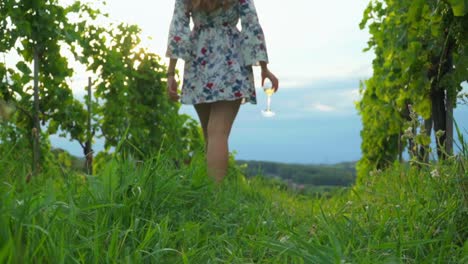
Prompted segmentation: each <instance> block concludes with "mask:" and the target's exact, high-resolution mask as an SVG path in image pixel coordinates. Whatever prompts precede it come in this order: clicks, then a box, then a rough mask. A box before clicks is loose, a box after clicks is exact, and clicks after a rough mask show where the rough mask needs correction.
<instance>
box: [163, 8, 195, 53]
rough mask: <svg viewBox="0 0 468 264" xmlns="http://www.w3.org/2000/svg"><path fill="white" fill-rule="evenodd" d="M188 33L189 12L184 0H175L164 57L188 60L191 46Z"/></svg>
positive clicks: (189, 31) (189, 32)
mask: <svg viewBox="0 0 468 264" xmlns="http://www.w3.org/2000/svg"><path fill="white" fill-rule="evenodd" d="M190 34H191V30H190V12H188V10H187V7H186V5H185V3H184V0H176V1H175V7H174V14H173V16H172V21H171V26H170V27H169V38H168V42H167V51H166V57H168V58H171V59H183V60H185V61H187V60H189V59H190V57H191V56H190V54H191V46H192V44H191V40H190Z"/></svg>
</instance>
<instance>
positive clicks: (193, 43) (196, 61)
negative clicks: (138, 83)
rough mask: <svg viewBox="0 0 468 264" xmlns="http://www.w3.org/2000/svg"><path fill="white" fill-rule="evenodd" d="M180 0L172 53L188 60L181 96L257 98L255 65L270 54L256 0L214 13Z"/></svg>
mask: <svg viewBox="0 0 468 264" xmlns="http://www.w3.org/2000/svg"><path fill="white" fill-rule="evenodd" d="M175 1H176V3H175V9H174V15H173V18H172V22H171V27H170V30H169V40H168V45H167V52H166V56H167V57H169V58H177V59H183V60H184V61H185V68H184V78H183V85H182V95H181V102H182V103H183V104H200V103H209V102H216V101H222V100H228V101H231V100H236V99H243V100H244V102H250V103H252V104H256V103H257V100H256V94H255V86H254V79H253V73H252V65H258V63H259V62H260V61H265V62H268V55H267V50H266V44H265V38H264V35H263V30H262V28H261V26H260V24H259V21H258V18H257V13H256V10H255V5H254V2H253V0H237V1H236V2H235V3H234V4H233V5H231V6H230V7H228V8H222V9H219V10H216V11H213V12H211V13H206V12H201V11H200V12H198V11H193V12H190V11H189V10H187V8H186V5H185V1H187V0H175ZM190 18H192V20H193V24H194V27H193V29H190ZM239 19H240V20H241V26H242V31H239V29H238V28H237V23H238V21H239Z"/></svg>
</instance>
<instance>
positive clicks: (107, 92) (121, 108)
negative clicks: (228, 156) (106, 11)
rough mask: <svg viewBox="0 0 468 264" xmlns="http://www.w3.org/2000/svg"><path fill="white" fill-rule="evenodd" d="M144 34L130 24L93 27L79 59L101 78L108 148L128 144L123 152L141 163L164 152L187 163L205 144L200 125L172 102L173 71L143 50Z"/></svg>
mask: <svg viewBox="0 0 468 264" xmlns="http://www.w3.org/2000/svg"><path fill="white" fill-rule="evenodd" d="M139 33H140V29H139V28H138V27H137V26H134V25H126V24H118V25H117V26H115V27H114V26H112V25H111V26H110V27H109V28H103V27H94V26H89V30H88V31H85V32H83V33H82V34H83V35H82V38H81V41H82V42H81V46H82V47H83V53H82V54H81V55H79V58H80V59H81V60H83V62H85V63H87V64H88V69H89V70H91V71H93V72H94V73H96V74H97V76H99V78H98V79H97V80H96V81H95V87H96V92H95V97H96V98H97V99H98V100H100V101H101V102H102V103H101V104H99V105H97V112H98V115H99V116H100V117H101V118H99V120H98V122H99V128H100V130H101V132H102V134H103V136H104V138H105V140H106V141H105V147H106V149H108V150H109V149H110V148H111V147H117V146H118V144H119V142H123V144H122V145H121V146H120V147H119V148H118V149H117V150H118V151H119V152H124V153H127V154H129V153H131V154H132V155H134V156H135V157H139V158H140V159H142V158H143V157H146V156H153V155H155V154H156V153H158V152H161V151H163V152H166V153H167V152H171V153H173V154H176V153H177V154H179V157H180V160H184V159H187V158H189V154H191V152H192V151H194V150H195V149H198V148H200V147H201V146H202V145H203V143H202V137H201V133H200V131H199V129H198V125H197V123H196V122H195V121H194V120H193V119H191V118H190V117H189V116H187V115H179V114H178V110H179V107H180V105H178V104H175V103H172V102H170V100H169V98H168V96H167V93H166V80H165V72H166V71H167V68H166V66H165V65H163V64H162V63H161V59H160V57H159V56H157V55H156V54H153V53H151V52H148V51H147V50H145V49H143V48H140V47H139V45H140V38H139ZM173 154H170V155H171V156H173V157H176V155H173Z"/></svg>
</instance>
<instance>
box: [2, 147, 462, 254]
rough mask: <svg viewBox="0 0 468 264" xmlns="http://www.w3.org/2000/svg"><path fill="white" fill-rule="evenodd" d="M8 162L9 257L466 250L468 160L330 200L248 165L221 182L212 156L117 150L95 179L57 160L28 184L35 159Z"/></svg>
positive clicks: (394, 176) (393, 174) (373, 181)
mask: <svg viewBox="0 0 468 264" xmlns="http://www.w3.org/2000/svg"><path fill="white" fill-rule="evenodd" d="M0 162H3V164H9V166H8V167H9V173H6V174H5V173H3V172H2V174H0V177H1V178H2V184H1V185H0V199H1V201H2V202H1V203H0V212H2V213H1V214H0V262H2V263H33V262H36V261H37V260H41V261H43V262H48V263H71V262H79V263H89V262H91V263H107V262H126V263H211V262H227V263H396V262H404V263H464V262H466V260H467V259H466V252H464V248H466V241H465V240H466V236H467V235H468V229H467V228H466V224H465V219H466V210H467V208H466V206H467V205H466V200H465V199H466V194H467V191H468V189H466V186H467V185H466V182H467V176H468V173H467V171H466V168H467V167H468V161H467V160H466V159H463V160H460V161H459V162H452V163H447V164H445V165H437V166H434V167H423V168H420V169H411V168H407V167H405V166H395V167H394V168H392V169H391V170H388V171H384V172H375V173H377V174H379V175H378V176H379V177H370V176H368V177H365V178H363V184H362V185H359V186H356V187H354V188H352V189H347V190H343V191H341V192H334V195H333V196H332V197H323V198H321V199H313V198H310V197H305V196H302V195H296V194H293V193H291V192H289V191H287V190H286V189H285V186H284V185H283V184H282V183H281V182H277V181H270V180H267V179H264V178H259V177H255V178H252V179H246V178H244V177H243V176H242V175H241V174H240V168H237V167H231V168H230V173H229V176H228V178H227V179H226V181H225V182H224V183H223V184H222V185H221V186H215V185H214V184H213V182H211V181H210V180H208V179H207V177H206V174H205V168H204V163H205V162H204V158H203V157H202V156H196V157H194V159H193V160H192V163H191V164H190V165H189V166H183V167H181V168H180V167H179V168H176V167H174V165H173V162H172V161H171V159H170V158H168V157H165V156H164V155H160V156H156V157H154V158H152V159H148V160H145V161H143V162H142V161H137V160H134V159H131V158H127V159H122V158H119V157H117V156H116V157H115V158H113V159H110V160H109V161H108V162H107V163H105V164H103V165H102V168H103V169H102V170H100V172H99V173H98V175H97V176H94V177H93V176H83V174H81V173H76V172H73V171H70V170H67V169H66V168H63V167H62V166H60V164H59V163H58V162H54V161H53V160H52V161H51V165H50V167H49V169H48V171H47V172H46V173H47V174H43V175H41V177H37V178H34V179H32V181H31V182H30V183H29V184H26V183H25V182H24V179H23V178H22V177H18V175H21V173H23V172H24V168H23V167H24V164H20V163H17V162H14V161H12V160H5V158H3V157H2V158H0ZM54 164H55V165H54ZM231 164H232V160H231ZM1 168H4V167H3V166H0V169H1Z"/></svg>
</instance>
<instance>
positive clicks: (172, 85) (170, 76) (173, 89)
mask: <svg viewBox="0 0 468 264" xmlns="http://www.w3.org/2000/svg"><path fill="white" fill-rule="evenodd" d="M176 65H177V59H171V60H170V61H169V67H168V69H167V93H168V95H169V98H171V100H172V101H174V102H177V101H178V100H179V98H180V96H179V95H178V94H177V87H179V84H178V83H177V81H176V79H175V67H176Z"/></svg>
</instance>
